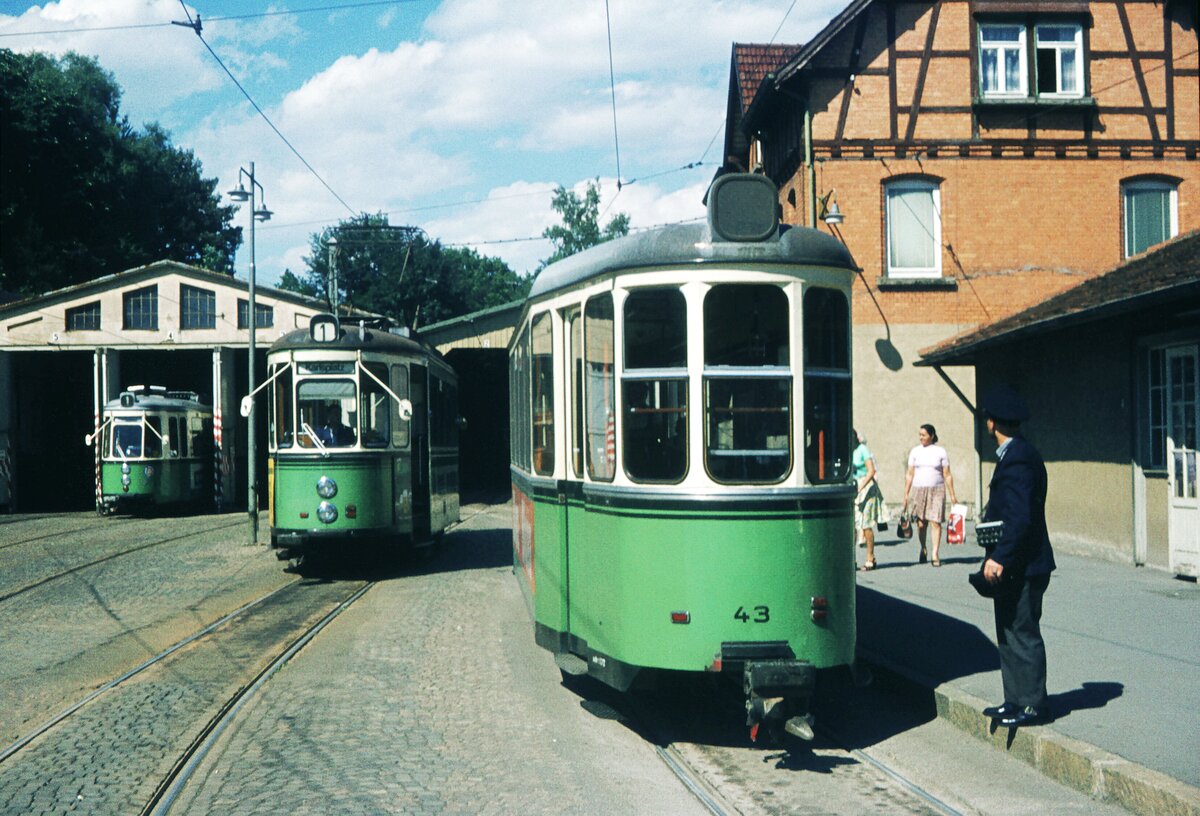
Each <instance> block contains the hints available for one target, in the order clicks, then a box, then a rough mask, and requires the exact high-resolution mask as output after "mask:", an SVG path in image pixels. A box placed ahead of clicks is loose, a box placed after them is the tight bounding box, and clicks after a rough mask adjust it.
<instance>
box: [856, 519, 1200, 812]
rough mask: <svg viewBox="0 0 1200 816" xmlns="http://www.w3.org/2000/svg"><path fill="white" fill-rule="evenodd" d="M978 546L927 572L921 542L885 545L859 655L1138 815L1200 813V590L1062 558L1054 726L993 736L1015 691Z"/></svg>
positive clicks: (1049, 610) (862, 585)
mask: <svg viewBox="0 0 1200 816" xmlns="http://www.w3.org/2000/svg"><path fill="white" fill-rule="evenodd" d="M973 542H974V537H973V533H969V534H968V541H967V543H966V544H963V545H960V546H957V547H950V546H948V545H945V544H943V545H942V550H941V559H942V566H941V567H940V568H933V567H931V566H930V565H929V564H919V565H918V564H917V552H918V549H919V545H918V544H917V543H916V537H915V536H914V537H913V539H912V540H911V541H900V540H899V539H897V538H896V537H895V534H894V533H888V534H885V536H884V537H883V538H882V539H878V540H877V542H876V548H875V554H876V559H877V561H878V567H877V568H876V569H875V570H873V571H871V572H860V573H858V585H859V588H858V648H859V655H860V656H861V657H862V658H863V659H864V660H866V661H867V662H868V663H871V664H873V665H875V666H877V667H880V668H882V669H885V670H887V671H885V672H883V673H882V674H883V676H885V677H886V676H887V674H888V672H889V671H890V672H894V673H895V674H898V675H900V676H901V677H903V678H906V679H907V680H909V681H913V682H916V683H918V684H920V685H922V686H925V687H927V688H929V689H930V690H931V691H932V692H933V693H934V695H935V698H936V703H937V709H938V716H939V717H942V718H944V719H947V720H949V721H951V722H953V723H954V724H955V725H957V726H958V727H960V728H962V729H963V730H965V731H967V732H969V733H972V734H974V735H976V736H978V737H979V738H980V739H983V740H987V741H989V742H991V743H992V744H993V745H995V746H996V747H997V748H998V749H999V750H1006V751H1009V752H1010V753H1012V754H1014V755H1016V756H1019V757H1020V758H1022V759H1024V760H1025V761H1027V762H1029V763H1030V764H1031V765H1034V766H1035V767H1037V768H1038V769H1039V770H1040V771H1042V772H1043V773H1045V774H1046V775H1048V776H1051V777H1052V778H1055V779H1057V780H1058V781H1060V782H1062V783H1063V784H1066V785H1069V786H1070V787H1073V788H1076V789H1077V790H1081V791H1084V792H1087V793H1090V794H1092V795H1094V796H1097V797H1098V798H1102V799H1105V800H1107V801H1112V802H1114V803H1117V804H1120V805H1123V806H1124V807H1125V808H1126V809H1128V810H1131V811H1133V812H1135V813H1150V814H1192V816H1200V750H1198V748H1200V587H1198V586H1197V585H1196V584H1195V583H1191V582H1187V581H1181V580H1177V579H1175V578H1173V577H1172V576H1170V575H1168V574H1166V573H1163V572H1159V571H1157V570H1150V569H1145V568H1136V567H1132V566H1127V565H1120V564H1111V563H1107V562H1103V561H1096V560H1093V559H1089V558H1080V557H1075V556H1070V555H1065V554H1061V553H1055V558H1056V560H1057V561H1058V570H1057V571H1056V572H1055V573H1054V576H1053V578H1052V579H1051V581H1050V588H1049V590H1048V591H1047V593H1046V598H1045V603H1044V610H1043V616H1042V634H1043V635H1044V637H1045V639H1046V651H1047V660H1048V664H1049V691H1050V705H1051V711H1052V714H1053V715H1054V717H1055V719H1054V721H1053V722H1052V723H1050V724H1049V725H1046V726H1042V727H1037V728H1023V729H1014V731H1013V733H1012V734H1010V733H1009V729H1004V728H1002V729H998V730H997V731H996V732H995V733H994V734H991V733H989V732H990V730H991V729H990V721H989V720H988V719H987V718H985V717H984V716H983V714H982V713H981V709H982V708H983V707H984V706H986V705H992V704H996V703H999V702H1001V698H1002V696H1003V695H1002V693H1001V683H1000V663H999V657H998V655H997V652H996V647H995V625H994V623H993V619H992V602H991V601H990V600H987V599H985V598H981V597H979V596H978V595H977V594H976V593H975V591H974V590H973V589H972V588H971V586H970V585H969V584H968V583H967V575H968V574H970V573H971V572H974V571H975V570H977V569H978V568H979V562H980V559H981V556H982V551H981V550H980V549H979V548H978V547H977V546H975V544H974V543H973ZM865 552H866V551H865V550H863V549H856V550H855V554H856V556H857V559H858V563H859V564H862V562H863V560H864V559H865Z"/></svg>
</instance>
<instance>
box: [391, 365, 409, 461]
mask: <svg viewBox="0 0 1200 816" xmlns="http://www.w3.org/2000/svg"><path fill="white" fill-rule="evenodd" d="M391 386H392V393H394V394H395V395H396V396H397V397H399V398H400V399H408V366H403V365H394V366H392V382H391ZM392 447H394V448H407V447H408V423H407V422H405V421H404V420H402V419H400V406H399V405H397V404H396V402H395V400H393V401H392Z"/></svg>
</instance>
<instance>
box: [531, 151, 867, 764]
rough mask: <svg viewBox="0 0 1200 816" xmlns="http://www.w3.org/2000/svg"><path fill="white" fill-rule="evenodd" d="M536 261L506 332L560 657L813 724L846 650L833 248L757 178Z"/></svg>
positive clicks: (845, 409) (535, 534) (848, 533)
mask: <svg viewBox="0 0 1200 816" xmlns="http://www.w3.org/2000/svg"><path fill="white" fill-rule="evenodd" d="M707 208H708V218H707V222H706V223H704V224H692V225H675V226H669V227H665V228H659V229H655V230H650V231H647V232H643V233H638V234H635V235H630V236H627V237H624V238H619V239H616V240H613V241H610V242H608V243H604V244H601V245H599V246H597V247H593V248H591V249H589V250H586V251H584V252H581V253H579V254H578V255H575V256H572V257H570V258H567V259H565V260H563V261H560V262H558V263H556V264H553V265H551V266H549V267H547V268H546V269H544V270H543V271H542V272H541V274H540V275H539V276H538V277H537V279H536V280H535V282H534V284H533V287H532V289H531V291H530V294H529V296H528V300H527V303H526V305H525V307H524V311H523V313H522V317H521V320H520V322H519V323H518V324H517V329H516V331H515V333H514V335H513V340H512V342H511V344H510V346H509V365H510V371H509V373H510V389H511V400H512V403H511V421H512V429H511V445H512V459H511V475H512V492H513V550H514V553H513V563H514V572H515V573H516V574H517V575H518V576H519V583H520V586H521V588H522V590H523V592H524V595H525V597H526V600H527V602H528V604H529V607H530V610H531V613H532V617H533V620H534V631H535V638H536V641H537V643H538V644H540V645H541V646H543V647H545V648H547V649H549V650H550V651H552V652H553V653H554V654H555V657H556V662H557V663H558V666H559V668H560V669H561V670H562V671H563V672H564V675H565V674H587V675H591V676H593V677H595V678H598V679H599V680H601V681H602V682H604V683H607V684H608V685H611V686H613V687H615V688H617V689H619V690H626V689H628V688H629V687H630V685H631V684H632V683H633V681H634V679H635V677H637V675H639V673H642V672H646V671H647V670H659V669H662V670H677V671H695V672H718V673H721V674H723V675H727V676H730V677H732V678H733V679H735V680H736V681H738V682H739V683H740V684H741V685H742V687H743V689H744V691H745V694H746V709H747V713H748V722H747V724H748V725H749V726H750V733H751V737H752V738H753V739H755V740H757V739H759V738H760V736H761V734H760V730H765V732H766V733H767V734H768V735H769V736H770V737H771V738H772V741H780V740H782V739H784V735H785V734H791V735H792V736H793V737H797V738H800V739H802V740H811V739H812V715H811V708H810V702H811V698H812V694H813V690H814V687H815V683H816V678H817V672H818V671H819V670H822V669H832V668H835V667H851V666H852V664H853V660H854V649H855V602H854V601H855V567H854V551H853V547H854V517H853V506H852V500H853V497H854V488H853V486H852V485H851V484H850V483H849V469H850V458H851V451H852V445H851V404H850V401H851V367H850V287H851V283H852V282H853V279H854V276H855V270H856V266H855V264H854V261H853V259H852V258H851V256H850V254H849V252H848V251H847V250H846V248H845V247H844V246H843V245H842V244H841V243H840V242H839V241H837V240H835V239H834V238H832V237H831V236H828V235H824V234H822V233H820V232H818V231H817V230H813V229H807V228H801V227H788V226H782V225H780V223H779V217H778V213H779V204H778V195H777V191H776V188H775V186H774V185H773V184H772V183H771V182H770V181H769V180H767V179H766V178H764V177H763V176H758V175H749V174H736V175H725V176H721V177H719V178H717V179H716V180H715V181H714V182H713V184H712V186H711V187H710V189H709V192H708V196H707Z"/></svg>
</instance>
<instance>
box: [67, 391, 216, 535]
mask: <svg viewBox="0 0 1200 816" xmlns="http://www.w3.org/2000/svg"><path fill="white" fill-rule="evenodd" d="M212 423H213V413H212V408H210V407H209V406H207V405H202V404H201V403H200V397H199V395H198V394H196V393H195V392H194V391H168V390H167V389H166V388H164V387H162V386H159V385H151V386H149V387H147V386H144V385H131V386H130V387H129V388H128V389H126V390H125V391H122V392H121V394H120V396H118V397H117V398H116V399H114V400H110V401H109V402H108V403H107V404H105V406H104V408H103V410H102V411H101V414H100V425H99V427H98V428H97V429H96V430H95V431H94V432H92V433H90V434H88V435H87V436H86V437H84V444H85V445H88V446H93V445H94V446H95V452H96V512H97V513H99V514H100V515H102V516H111V515H113V514H114V513H118V512H128V511H132V510H141V511H147V510H150V509H152V508H156V507H165V506H191V507H193V508H197V509H199V508H201V507H206V506H209V505H210V504H211V502H212V499H213V448H212V428H213V424H212Z"/></svg>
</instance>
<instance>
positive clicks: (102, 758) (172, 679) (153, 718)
mask: <svg viewBox="0 0 1200 816" xmlns="http://www.w3.org/2000/svg"><path fill="white" fill-rule="evenodd" d="M358 586H361V582H357V583H355V582H345V583H329V582H298V583H295V584H293V585H292V586H290V587H288V588H286V589H284V590H283V591H282V592H281V593H279V594H278V595H276V596H274V597H273V598H272V599H270V600H268V601H266V602H265V603H263V604H262V605H260V606H258V607H255V608H254V609H252V610H249V611H248V612H247V613H246V614H245V615H243V616H241V617H239V618H237V619H235V620H234V621H231V622H230V623H227V624H225V625H224V626H223V627H221V628H220V629H218V630H216V631H215V632H213V633H211V634H210V635H208V636H206V637H204V638H202V639H200V640H198V641H196V642H194V643H193V644H191V645H189V646H188V647H186V648H185V649H182V650H180V651H178V652H176V653H174V654H172V655H171V656H169V657H168V658H167V659H166V660H164V661H163V662H162V663H159V664H156V665H155V666H153V667H151V668H149V669H147V670H146V671H145V672H143V673H141V674H138V675H137V676H135V677H134V678H131V679H130V680H128V681H126V682H125V683H122V684H121V685H119V686H117V687H116V688H114V689H111V690H110V691H108V692H107V693H106V694H104V695H101V696H100V697H98V698H96V699H95V700H93V701H92V702H90V703H89V704H88V705H86V706H84V707H83V708H82V709H80V710H79V711H78V712H76V713H75V714H73V715H72V716H71V717H70V718H68V719H67V720H65V721H64V722H62V723H60V724H59V725H57V726H55V727H54V728H53V729H51V730H50V731H48V732H47V733H45V734H43V735H42V736H41V737H39V738H38V739H36V740H35V741H34V742H32V743H30V745H28V746H27V747H26V748H24V749H23V750H21V751H20V752H18V753H17V754H14V755H13V756H11V757H9V758H8V759H7V760H5V762H4V763H3V764H2V765H0V813H5V814H7V813H13V814H17V813H20V814H60V813H87V814H96V816H108V815H109V814H136V813H139V812H141V810H142V808H143V807H145V805H146V803H147V802H149V801H150V799H151V797H152V796H153V795H154V792H155V789H156V787H157V786H158V784H159V783H160V781H161V780H162V779H164V778H165V777H166V775H167V774H168V772H169V771H170V769H171V767H172V766H173V765H174V764H175V762H176V761H177V760H178V759H179V757H180V756H182V754H183V752H184V750H185V749H186V748H187V746H188V744H189V743H190V742H191V740H192V739H193V738H194V737H195V735H196V734H198V733H199V732H200V731H201V729H202V728H203V727H204V725H205V723H207V722H208V721H209V720H210V719H211V717H212V716H213V714H214V713H215V712H216V711H217V710H218V709H219V708H220V707H221V706H222V705H223V704H224V703H225V702H226V701H227V700H228V699H229V698H230V697H231V696H232V695H233V694H234V693H235V692H236V691H237V689H238V688H240V687H241V686H243V685H244V684H245V683H246V682H247V681H248V680H249V679H250V678H251V677H252V676H253V675H254V674H255V673H256V672H257V671H258V670H260V669H261V668H262V666H264V665H266V663H268V662H269V661H270V660H271V659H272V658H273V657H274V656H275V655H277V654H279V653H281V652H282V651H283V649H284V648H286V646H287V644H289V643H291V642H292V641H293V640H294V638H295V636H296V635H297V634H298V633H299V632H301V631H303V630H304V629H305V628H307V626H309V625H311V624H312V623H313V622H314V621H316V620H318V619H320V618H321V617H322V616H324V615H325V614H327V613H328V612H329V610H330V609H332V608H333V607H334V606H336V605H337V604H338V603H339V602H340V601H341V600H343V599H344V598H346V597H347V596H349V595H350V594H351V593H352V592H353V591H354V589H356V588H357V587H358Z"/></svg>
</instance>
